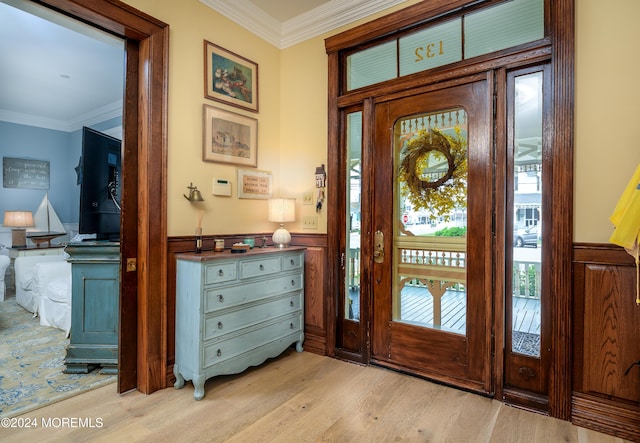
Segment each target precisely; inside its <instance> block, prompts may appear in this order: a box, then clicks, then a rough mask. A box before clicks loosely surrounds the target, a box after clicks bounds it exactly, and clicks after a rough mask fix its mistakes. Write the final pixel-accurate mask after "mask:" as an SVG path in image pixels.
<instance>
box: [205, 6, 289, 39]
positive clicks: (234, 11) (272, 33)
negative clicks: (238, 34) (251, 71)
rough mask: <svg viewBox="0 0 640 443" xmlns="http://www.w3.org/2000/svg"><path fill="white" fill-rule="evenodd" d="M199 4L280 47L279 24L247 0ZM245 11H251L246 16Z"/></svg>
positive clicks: (280, 31) (280, 34)
mask: <svg viewBox="0 0 640 443" xmlns="http://www.w3.org/2000/svg"><path fill="white" fill-rule="evenodd" d="M200 2H201V3H204V4H205V5H207V6H208V7H210V8H211V9H213V10H214V11H216V12H219V13H220V14H222V15H224V16H225V17H227V18H228V19H229V20H232V21H234V22H236V23H237V24H239V25H240V26H242V27H243V28H246V29H248V30H249V31H251V32H253V33H254V34H256V35H257V36H258V37H260V38H262V39H263V40H266V41H267V42H269V43H271V44H272V45H274V46H276V47H278V48H279V47H280V40H281V38H282V37H281V36H282V30H281V24H280V22H279V21H278V20H276V19H275V18H273V17H271V16H270V15H269V14H267V13H266V12H264V11H263V10H262V9H260V8H257V7H256V6H255V5H254V4H253V3H251V2H250V1H249V0H200ZM247 11H251V13H250V14H248V13H247Z"/></svg>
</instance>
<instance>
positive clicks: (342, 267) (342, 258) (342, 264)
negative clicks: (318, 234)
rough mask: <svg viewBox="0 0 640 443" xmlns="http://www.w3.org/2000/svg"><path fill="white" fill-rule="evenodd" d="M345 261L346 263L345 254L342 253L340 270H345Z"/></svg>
mask: <svg viewBox="0 0 640 443" xmlns="http://www.w3.org/2000/svg"><path fill="white" fill-rule="evenodd" d="M344 261H345V255H344V252H341V253H340V269H344Z"/></svg>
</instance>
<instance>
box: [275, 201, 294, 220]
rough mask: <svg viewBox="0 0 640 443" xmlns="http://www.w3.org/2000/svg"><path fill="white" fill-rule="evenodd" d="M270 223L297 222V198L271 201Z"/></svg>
mask: <svg viewBox="0 0 640 443" xmlns="http://www.w3.org/2000/svg"><path fill="white" fill-rule="evenodd" d="M269 221H270V222H276V223H287V222H293V221H296V199H295V198H272V199H270V200H269Z"/></svg>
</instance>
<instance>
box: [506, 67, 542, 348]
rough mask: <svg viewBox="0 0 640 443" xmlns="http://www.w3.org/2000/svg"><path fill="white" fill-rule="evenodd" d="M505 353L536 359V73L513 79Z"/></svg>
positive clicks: (539, 88)
mask: <svg viewBox="0 0 640 443" xmlns="http://www.w3.org/2000/svg"><path fill="white" fill-rule="evenodd" d="M514 101H515V104H514V108H513V109H514V119H513V122H514V129H513V130H514V174H513V190H514V193H513V208H512V210H513V273H512V300H511V301H512V321H511V326H512V331H511V351H512V352H515V353H518V354H523V355H528V356H531V357H540V332H541V310H540V304H541V298H540V295H541V283H542V266H541V265H542V263H541V262H542V260H541V257H542V219H541V217H540V215H541V213H542V206H543V202H542V72H540V71H539V72H534V73H532V74H527V75H521V76H517V77H515V99H514Z"/></svg>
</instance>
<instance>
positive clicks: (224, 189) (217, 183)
mask: <svg viewBox="0 0 640 443" xmlns="http://www.w3.org/2000/svg"><path fill="white" fill-rule="evenodd" d="M213 195H224V196H227V197H228V196H230V195H231V182H230V181H229V180H224V179H221V178H214V179H213Z"/></svg>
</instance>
